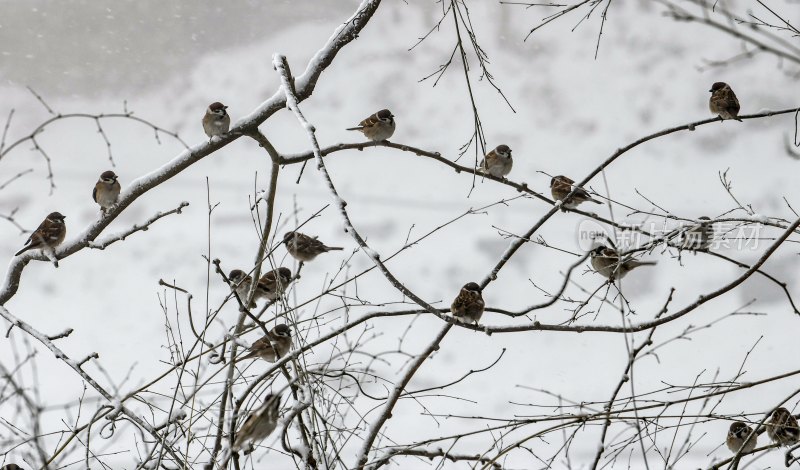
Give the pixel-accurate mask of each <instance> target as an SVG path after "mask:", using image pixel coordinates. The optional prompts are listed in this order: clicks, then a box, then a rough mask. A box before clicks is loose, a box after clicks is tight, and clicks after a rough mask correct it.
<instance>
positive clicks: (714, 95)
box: [708, 82, 741, 121]
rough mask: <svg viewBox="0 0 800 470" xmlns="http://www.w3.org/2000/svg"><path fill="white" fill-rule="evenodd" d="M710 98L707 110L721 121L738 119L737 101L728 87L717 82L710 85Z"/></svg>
mask: <svg viewBox="0 0 800 470" xmlns="http://www.w3.org/2000/svg"><path fill="white" fill-rule="evenodd" d="M708 91H710V92H711V98H710V99H709V100H708V109H710V110H711V113H712V114H716V115H717V116H719V117H721V118H722V119H736V120H737V121H741V119H739V100H738V99H737V98H736V94H735V93H734V92H733V90H732V89H731V87H730V85H728V84H727V83H723V82H717V83H715V84H713V85H711V89H710V90H708Z"/></svg>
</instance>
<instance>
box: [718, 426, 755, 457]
mask: <svg viewBox="0 0 800 470" xmlns="http://www.w3.org/2000/svg"><path fill="white" fill-rule="evenodd" d="M752 432H753V430H752V429H750V426H748V425H746V424H744V423H743V422H741V421H736V422H734V423H732V424H731V428H730V430H729V431H728V437H726V438H725V444H727V446H728V449H730V450H731V452H733V453H734V454H735V453H737V452H739V449H742V452H743V453H747V452H750V451H752V450H753V449H755V448H756V440H757V439H758V435H757V434H753V437H751V438H750V439H747V436H749V435H750V433H752ZM745 440H747V442H746V443H745ZM742 446H744V447H742Z"/></svg>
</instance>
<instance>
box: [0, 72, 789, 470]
mask: <svg viewBox="0 0 800 470" xmlns="http://www.w3.org/2000/svg"><path fill="white" fill-rule="evenodd" d="M710 92H711V98H710V100H709V109H710V110H711V112H712V113H714V114H716V115H718V116H719V117H720V118H721V119H723V120H726V119H737V120H739V118H738V113H739V101H738V99H737V98H736V95H735V94H734V93H733V90H731V88H730V86H728V85H727V84H725V83H722V82H717V83H714V84H713V86H712V87H711V90H710ZM227 109H228V107H227V106H225V105H223V104H222V103H220V102H214V103H211V104H210V105H209V106H208V108H207V109H206V112H205V115H204V116H203V119H202V125H203V131H204V132H205V133H206V135H207V136H208V137H209V139H213V138H214V137H215V136H221V135H224V134H226V133H227V132H229V131H230V126H231V118H230V115H229V114H228V112H227ZM347 130H354V131H359V132H361V133H362V134H364V136H365V137H366V138H367V139H368V140H370V141H384V140H387V139H389V138H390V137H391V136H392V135H393V134H394V131H395V121H394V115H393V114H392V113H391V111H389V110H388V109H382V110H380V111H378V112H376V113H375V114H372V115H370V116H369V117H367V118H366V119H364V120H362V121H361V122H360V123H359V124H358V126H355V127H351V128H348V129H347ZM512 167H513V159H512V156H511V148H510V147H509V146H508V145H505V144H501V145H498V146H497V147H495V148H494V149H493V150H491V151H489V152H488V153H487V154H486V155H485V157H484V158H483V160H481V162H480V164H479V165H478V170H479V171H480V172H482V173H484V174H488V175H492V176H494V177H497V178H505V177H506V176H507V175H508V174H509V173H510V172H511V169H512ZM117 179H118V177H117V175H116V174H115V173H114V172H113V171H106V172H103V173H102V174H101V175H100V178H99V179H98V180H97V183H95V186H94V190H93V191H92V198H93V199H94V201H95V202H96V203H97V204H98V205H99V206H100V210H101V212H102V213H103V214H106V212H107V211H108V210H110V209H111V208H113V207H114V205H115V204H116V203H117V200H118V198H119V194H120V191H121V189H122V188H121V186H120V183H119V181H118V180H117ZM574 184H575V181H573V180H572V179H570V178H568V177H566V176H563V175H558V176H554V177H553V178H552V179H551V180H550V192H551V195H552V196H553V199H555V200H556V201H560V209H561V210H562V211H566V210H572V209H575V208H576V207H577V206H578V205H580V204H582V203H584V202H592V203H595V204H602V203H601V202H600V201H598V200H596V199H594V198H592V197H591V195H590V194H589V193H588V192H587V191H586V190H585V189H583V188H576V187H575V186H574ZM573 190H574V193H573V194H572V196H570V197H569V198H567V196H568V195H569V194H570V192H573ZM64 219H65V216H64V215H62V214H61V213H59V212H52V213H50V214H49V215H48V216H47V217H46V218H45V220H44V221H43V222H42V223H41V224H40V225H39V227H38V228H37V229H36V230H35V231H34V232H33V233H32V234H31V235H30V237H29V238H28V240H27V242H26V243H25V245H24V246H23V247H22V249H21V250H19V251H18V252H17V253H16V255H15V256H17V255H20V254H22V253H24V252H26V251H28V250H34V249H40V250H42V251H43V252H46V253H48V254H49V255H50V256H51V259H53V260H54V263H55V265H56V266H58V262H57V260H56V259H55V255H54V253H53V251H54V249H55V248H56V247H57V246H58V245H59V244H61V243H62V242H63V241H64V238H65V236H66V225H65V223H64ZM709 225H710V224H709ZM711 230H712V232H711V235H712V236H713V228H712V229H711ZM696 235H697V236H698V237H699V238H700V239H703V237H706V238H708V237H707V235H708V227H705V228H703V227H702V226H701V228H700V229H699V233H698V234H696ZM283 244H284V245H285V246H286V250H287V251H288V252H289V254H290V255H292V257H294V258H295V259H296V260H298V261H300V262H301V263H303V262H309V261H312V260H313V259H314V258H316V257H317V256H318V255H320V254H322V253H326V252H328V251H332V250H342V249H343V248H341V247H330V246H326V245H325V244H324V243H322V242H321V241H319V240H317V238H316V237H311V236H308V235H305V234H302V233H300V232H296V231H292V232H288V233H286V234H285V235H284V237H283ZM590 255H591V265H592V268H593V269H594V270H595V271H596V272H597V273H599V274H601V275H603V276H605V277H606V278H608V279H609V280H615V279H621V278H622V277H623V276H625V275H626V274H627V273H629V272H630V271H631V270H633V269H634V268H637V267H639V266H648V265H653V264H655V262H654V261H638V260H635V259H633V258H631V257H624V258H621V257H620V255H619V254H618V252H617V250H615V249H613V248H609V247H607V246H602V245H601V246H598V247H597V248H595V249H594V250H592V252H591V253H590ZM228 277H229V280H230V282H231V285H232V289H233V291H235V292H236V295H237V296H238V297H239V299H240V300H241V301H246V300H247V299H246V297H247V296H248V294H249V292H250V289H251V288H252V283H253V279H252V278H251V277H250V276H249V275H248V274H247V273H245V272H244V271H242V270H240V269H234V270H233V271H231V272H230V275H229V276H228ZM291 282H292V273H291V271H290V270H289V269H288V268H285V267H280V268H277V269H275V270H272V271H270V272H268V273H266V274H264V275H263V276H261V278H260V279H258V281H257V283H256V289H255V295H254V297H253V299H252V302H251V304H250V305H248V308H253V307H255V302H256V301H258V300H261V299H266V300H269V301H274V300H276V299H277V298H278V297H279V296H280V295H281V293H282V292H284V290H285V289H286V287H287V286H288V285H289V284H290V283H291ZM484 306H485V303H484V300H483V297H482V293H481V287H480V286H479V285H478V284H477V283H474V282H470V283H467V284H465V285H464V287H462V288H461V290H460V292H459V294H458V296H457V297H456V298H455V300H454V301H453V303H452V305H451V307H450V311H451V313H452V314H453V316H454V317H455V318H456V319H459V320H462V321H469V322H472V323H475V324H477V323H478V322H479V321H480V318H481V315H482V314H483V311H484ZM291 348H292V335H291V330H290V329H289V327H288V326H287V325H285V324H278V325H276V326H275V327H274V328H272V329H271V330H270V331H269V332H268V333H267V334H266V335H264V336H263V337H262V338H260V339H259V340H257V341H255V342H254V343H253V344H252V346H251V347H250V348H249V351H248V353H247V354H246V355H245V356H243V357H242V359H243V360H244V359H252V358H261V359H264V360H266V361H269V362H275V361H277V360H278V359H280V358H281V357H282V356H284V355H286V354H287V353H288V352H289V351H290V350H291ZM279 406H280V396H277V395H268V396H267V398H266V399H265V400H264V402H263V404H262V405H261V406H260V407H259V408H258V409H257V410H256V411H255V412H254V413H253V414H251V415H250V417H249V418H248V419H247V420H246V421H245V424H244V425H243V426H242V428H241V429H240V431H239V432H238V433H237V437H236V439H235V443H234V450H236V449H238V448H241V446H242V445H243V444H244V443H245V442H255V441H258V440H261V439H263V438H264V437H266V436H268V435H269V434H270V433H271V432H272V431H273V430H274V429H275V427H276V426H277V419H278V415H279ZM781 410H783V412H785V415H784V413H783V412H782V413H778V412H779V411H781ZM786 415H788V417H787V416H786ZM778 418H780V420H781V421H780V422H778V421H776V420H778ZM773 421H774V422H772V421H771V424H769V425H768V427H767V431H768V433H770V437H771V438H773V440H776V442H778V441H780V442H781V443H784V442H796V441H797V440H798V434H800V432H798V430H797V421H796V420H794V418H793V417H792V416H791V415H790V414H788V411H786V410H785V409H783V408H779V409H778V410H776V412H775V414H774V415H773ZM734 426H735V429H734ZM742 426H744V427H742ZM770 426H771V427H770ZM749 429H750V428H749V427H747V425H745V424H744V423H740V422H737V423H734V424H733V425H732V426H731V431H730V433H729V435H728V447H731V446H732V445H734V444H735V442H739V441H737V439H742V435H743V433H744V437H745V438H746V437H747V434H748V433H749ZM773 436H775V437H773ZM731 442H734V444H732V443H731ZM743 442H744V441H741V442H739V446H738V447H740V446H741V443H743ZM751 442H752V445H753V446H755V438H753V439H751V440H750V441H748V445H750V443H751ZM738 447H737V450H738ZM18 468H19V467H16V466H15V465H13V464H12V465H10V466H6V467H3V469H2V470H15V469H18Z"/></svg>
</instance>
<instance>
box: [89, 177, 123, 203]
mask: <svg viewBox="0 0 800 470" xmlns="http://www.w3.org/2000/svg"><path fill="white" fill-rule="evenodd" d="M121 189H122V187H121V186H120V184H119V181H117V175H116V174H115V173H114V172H113V171H110V170H109V171H104V172H103V173H102V174H101V175H100V179H98V180H97V183H95V185H94V190H93V191H92V199H94V202H96V203H97V204H98V205H100V211H101V212H102V213H103V214H105V213H106V212H107V211H108V210H109V209H111V208H112V207H114V204H116V203H117V198H118V197H119V192H120V190H121Z"/></svg>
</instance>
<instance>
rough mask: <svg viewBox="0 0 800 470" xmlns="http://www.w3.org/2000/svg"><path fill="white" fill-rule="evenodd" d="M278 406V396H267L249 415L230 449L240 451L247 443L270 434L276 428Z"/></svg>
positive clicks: (279, 401) (279, 399)
mask: <svg viewBox="0 0 800 470" xmlns="http://www.w3.org/2000/svg"><path fill="white" fill-rule="evenodd" d="M280 406H281V397H280V396H278V395H273V394H271V393H270V394H269V395H267V397H266V398H264V403H262V404H261V406H259V407H258V409H257V410H255V411H254V412H253V413H251V414H250V416H249V417H248V418H247V420H246V421H245V422H244V424H243V425H242V427H241V428H240V429H239V432H237V433H236V439H234V441H233V447H232V449H233V450H234V451H238V450H241V448H242V446H243V445H244V444H245V443H247V442H248V441H249V442H251V443H255V442H258V441H260V440H262V439H264V438H265V437H267V436H269V435H270V434H272V431H274V430H275V428H276V427H278V408H280Z"/></svg>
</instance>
